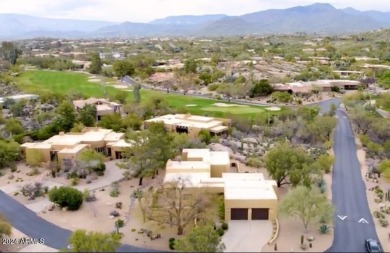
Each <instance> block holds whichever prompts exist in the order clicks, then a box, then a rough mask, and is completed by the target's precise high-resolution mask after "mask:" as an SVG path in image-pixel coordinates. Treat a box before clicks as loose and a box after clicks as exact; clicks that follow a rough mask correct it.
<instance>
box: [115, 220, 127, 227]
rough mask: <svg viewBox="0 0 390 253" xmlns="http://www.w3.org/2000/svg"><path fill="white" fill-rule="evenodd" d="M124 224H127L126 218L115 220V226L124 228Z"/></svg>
mask: <svg viewBox="0 0 390 253" xmlns="http://www.w3.org/2000/svg"><path fill="white" fill-rule="evenodd" d="M124 225H125V222H124V220H121V219H118V220H117V221H115V226H116V227H117V228H123V226H124Z"/></svg>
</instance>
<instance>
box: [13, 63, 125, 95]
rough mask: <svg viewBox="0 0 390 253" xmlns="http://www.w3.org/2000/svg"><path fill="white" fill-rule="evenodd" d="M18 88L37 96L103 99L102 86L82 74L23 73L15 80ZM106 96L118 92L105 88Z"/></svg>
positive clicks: (41, 71)
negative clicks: (55, 94) (74, 95)
mask: <svg viewBox="0 0 390 253" xmlns="http://www.w3.org/2000/svg"><path fill="white" fill-rule="evenodd" d="M15 80H16V83H17V85H18V87H19V88H21V89H22V90H24V91H26V92H28V93H34V94H38V95H42V96H43V95H46V94H52V93H60V94H63V95H68V94H72V93H80V94H82V95H84V96H86V97H98V98H99V97H103V96H104V86H102V85H101V84H99V83H93V82H89V81H88V76H87V75H86V74H83V73H74V72H60V71H43V70H33V71H26V72H23V73H22V74H21V75H20V76H18V77H17V78H16V79H15ZM106 92H107V94H108V95H113V94H115V93H116V92H118V90H116V89H115V88H113V87H109V86H107V87H106Z"/></svg>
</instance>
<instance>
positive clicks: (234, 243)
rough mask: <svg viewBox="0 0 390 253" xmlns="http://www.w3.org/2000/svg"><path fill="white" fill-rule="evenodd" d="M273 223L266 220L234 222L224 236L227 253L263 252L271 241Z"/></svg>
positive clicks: (230, 223) (231, 222)
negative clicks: (264, 247)
mask: <svg viewBox="0 0 390 253" xmlns="http://www.w3.org/2000/svg"><path fill="white" fill-rule="evenodd" d="M271 236H272V223H271V221H265V220H249V221H246V220H233V221H230V222H229V229H228V231H227V232H226V233H225V234H224V235H223V237H222V242H223V243H224V244H225V246H226V250H225V252H261V249H262V248H263V246H264V245H265V244H266V243H267V242H268V240H269V239H271Z"/></svg>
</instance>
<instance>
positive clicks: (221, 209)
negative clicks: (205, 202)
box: [218, 196, 225, 221]
mask: <svg viewBox="0 0 390 253" xmlns="http://www.w3.org/2000/svg"><path fill="white" fill-rule="evenodd" d="M218 217H219V220H220V221H224V220H225V199H224V197H223V196H220V197H219V198H218Z"/></svg>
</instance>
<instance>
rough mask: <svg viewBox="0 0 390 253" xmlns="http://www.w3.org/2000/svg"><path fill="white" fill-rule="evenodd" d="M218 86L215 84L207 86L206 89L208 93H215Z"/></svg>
mask: <svg viewBox="0 0 390 253" xmlns="http://www.w3.org/2000/svg"><path fill="white" fill-rule="evenodd" d="M218 87H219V85H218V84H217V83H212V84H209V85H207V89H208V90H209V91H216V90H217V89H218Z"/></svg>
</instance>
